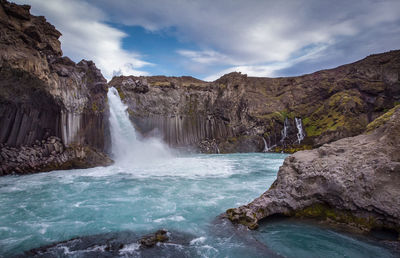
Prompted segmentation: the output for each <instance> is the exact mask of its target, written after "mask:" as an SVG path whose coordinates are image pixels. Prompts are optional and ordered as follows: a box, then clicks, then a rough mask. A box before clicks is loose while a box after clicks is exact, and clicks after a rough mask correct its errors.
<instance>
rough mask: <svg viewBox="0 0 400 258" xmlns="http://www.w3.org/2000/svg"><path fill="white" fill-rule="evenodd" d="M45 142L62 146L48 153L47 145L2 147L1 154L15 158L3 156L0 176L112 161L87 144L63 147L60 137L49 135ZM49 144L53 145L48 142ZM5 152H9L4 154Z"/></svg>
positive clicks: (85, 166)
mask: <svg viewBox="0 0 400 258" xmlns="http://www.w3.org/2000/svg"><path fill="white" fill-rule="evenodd" d="M46 141H47V142H54V145H55V146H62V147H61V148H60V150H62V151H60V152H57V151H52V152H51V153H49V151H48V149H47V148H48V145H47V144H45V145H42V146H37V147H26V146H23V147H21V148H20V149H16V148H12V147H3V148H1V149H0V154H1V156H5V157H7V156H17V159H11V158H8V157H7V158H5V159H4V160H3V161H2V163H1V164H2V166H1V167H0V176H1V175H8V174H29V173H35V172H38V171H44V172H45V171H51V170H60V169H61V170H64V169H75V168H90V167H95V166H108V165H111V164H112V163H113V161H112V160H111V159H110V158H108V157H107V156H106V155H105V154H103V153H102V152H99V151H97V150H95V149H93V148H90V147H88V146H79V145H76V146H70V147H68V148H64V146H63V144H62V142H61V139H59V138H56V137H50V138H48V139H47V140H46ZM50 146H53V145H51V144H50ZM5 153H9V155H6V154H5Z"/></svg>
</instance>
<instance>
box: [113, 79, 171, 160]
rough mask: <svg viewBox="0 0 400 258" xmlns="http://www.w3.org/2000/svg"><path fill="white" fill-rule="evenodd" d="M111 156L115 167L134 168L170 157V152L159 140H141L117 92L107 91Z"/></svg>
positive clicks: (152, 138) (151, 138) (114, 90)
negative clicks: (115, 164)
mask: <svg viewBox="0 0 400 258" xmlns="http://www.w3.org/2000/svg"><path fill="white" fill-rule="evenodd" d="M107 97H108V101H109V106H110V127H111V142H112V155H113V158H114V160H115V162H116V163H117V165H124V166H134V165H143V164H151V163H153V162H154V161H156V160H157V159H162V158H168V157H171V156H172V154H171V150H170V149H169V148H168V146H166V145H165V144H164V143H163V142H162V140H161V139H158V138H155V137H150V138H145V139H141V138H140V137H139V135H137V133H136V130H135V127H134V126H133V125H132V123H131V121H130V119H129V116H128V113H127V106H126V105H125V104H124V103H122V101H121V99H120V97H119V94H118V91H117V90H116V89H115V88H114V87H112V88H110V89H109V90H108V94H107Z"/></svg>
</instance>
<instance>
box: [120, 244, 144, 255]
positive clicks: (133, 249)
mask: <svg viewBox="0 0 400 258" xmlns="http://www.w3.org/2000/svg"><path fill="white" fill-rule="evenodd" d="M139 249H140V244H138V243H131V244H127V245H124V247H123V248H122V249H121V250H119V253H120V254H121V255H122V254H134V253H138V252H137V251H139Z"/></svg>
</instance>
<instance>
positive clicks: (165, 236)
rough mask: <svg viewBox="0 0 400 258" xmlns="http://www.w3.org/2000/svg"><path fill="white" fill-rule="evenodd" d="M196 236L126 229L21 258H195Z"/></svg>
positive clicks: (52, 245) (64, 244)
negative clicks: (141, 233)
mask: <svg viewBox="0 0 400 258" xmlns="http://www.w3.org/2000/svg"><path fill="white" fill-rule="evenodd" d="M193 238H194V236H192V235H188V234H184V233H180V232H168V231H166V230H158V231H157V232H155V233H153V234H150V235H146V236H142V237H139V236H138V235H137V234H135V233H134V232H130V231H123V232H115V233H105V234H99V235H92V236H83V237H77V238H73V239H70V240H67V241H63V242H59V243H54V244H50V245H47V246H43V247H39V248H35V249H32V250H29V251H26V252H25V254H24V255H19V256H17V257H65V256H74V257H132V256H134V257H193V256H195V255H196V253H195V252H194V251H195V250H191V249H192V248H190V241H191V240H193Z"/></svg>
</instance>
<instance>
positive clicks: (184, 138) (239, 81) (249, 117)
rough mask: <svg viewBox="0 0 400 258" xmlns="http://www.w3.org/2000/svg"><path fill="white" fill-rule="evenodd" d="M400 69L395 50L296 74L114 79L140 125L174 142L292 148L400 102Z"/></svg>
mask: <svg viewBox="0 0 400 258" xmlns="http://www.w3.org/2000/svg"><path fill="white" fill-rule="evenodd" d="M399 74H400V51H399V50H397V51H390V52H387V53H383V54H377V55H371V56H368V57H367V58H365V59H363V60H360V61H358V62H355V63H352V64H348V65H343V66H340V67H337V68H334V69H330V70H323V71H318V72H315V73H312V74H307V75H303V76H298V77H287V78H261V77H260V78H257V77H248V76H246V75H243V74H240V73H230V74H227V75H224V76H222V77H221V78H219V79H218V80H216V81H214V82H205V81H201V80H198V79H195V78H192V77H187V76H183V77H165V76H150V77H135V76H120V77H114V78H113V79H112V80H111V82H109V85H110V86H113V87H115V88H117V89H118V91H119V93H120V96H121V98H122V100H123V102H124V103H126V104H127V105H128V111H129V114H130V117H131V119H132V121H133V122H134V123H135V125H136V127H137V129H138V130H140V131H141V132H142V133H143V134H149V133H154V132H152V130H154V129H155V130H156V132H155V133H159V134H161V135H162V136H163V137H164V139H165V141H166V142H168V143H169V144H171V145H173V146H188V145H190V146H194V147H197V148H199V149H200V150H202V151H205V152H217V151H218V150H219V151H220V152H221V153H223V152H249V151H262V150H266V151H278V152H280V151H282V150H283V151H285V152H294V151H297V150H302V149H311V148H316V147H319V146H321V145H323V144H325V143H329V142H332V141H335V140H339V139H341V138H345V137H350V136H356V135H358V134H360V133H362V132H363V131H364V130H365V129H366V126H367V125H368V123H370V122H371V121H373V120H374V119H375V118H376V117H378V116H380V115H382V114H383V113H384V112H385V110H388V109H390V108H392V107H393V106H394V105H395V104H396V103H400V77H399ZM207 141H208V142H209V143H208V144H207V143H206V142H207ZM264 141H265V143H264Z"/></svg>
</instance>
